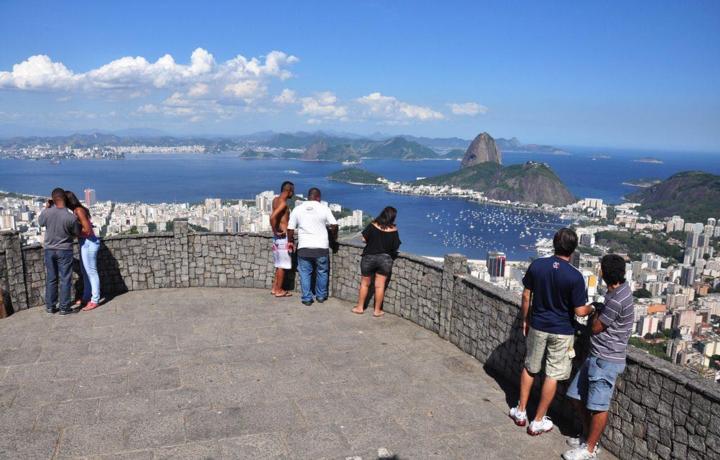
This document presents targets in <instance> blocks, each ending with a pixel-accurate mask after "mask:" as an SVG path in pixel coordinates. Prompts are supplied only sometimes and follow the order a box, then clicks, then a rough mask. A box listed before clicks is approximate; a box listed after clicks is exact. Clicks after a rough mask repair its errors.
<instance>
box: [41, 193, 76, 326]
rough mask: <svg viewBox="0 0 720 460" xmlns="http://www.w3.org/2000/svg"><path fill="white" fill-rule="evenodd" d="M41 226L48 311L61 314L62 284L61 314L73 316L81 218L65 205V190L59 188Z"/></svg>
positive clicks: (47, 208) (44, 213)
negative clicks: (76, 242) (75, 241)
mask: <svg viewBox="0 0 720 460" xmlns="http://www.w3.org/2000/svg"><path fill="white" fill-rule="evenodd" d="M38 223H39V224H40V226H41V227H45V243H44V246H45V270H46V272H47V276H46V278H45V309H46V310H47V312H48V313H55V312H56V311H57V308H56V304H57V302H58V282H59V284H60V304H59V308H60V314H61V315H67V314H68V313H72V310H71V306H70V302H71V299H70V289H71V287H72V265H73V239H74V238H75V227H76V225H77V218H76V217H75V214H73V213H72V212H71V211H70V210H69V209H68V208H67V207H66V206H65V191H64V190H63V189H61V188H56V189H55V190H53V191H52V199H51V200H49V201H48V203H47V207H46V208H45V210H43V212H42V213H40V217H39V218H38Z"/></svg>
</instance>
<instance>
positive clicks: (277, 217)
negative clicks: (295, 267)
mask: <svg viewBox="0 0 720 460" xmlns="http://www.w3.org/2000/svg"><path fill="white" fill-rule="evenodd" d="M294 193H295V185H294V184H293V183H292V182H289V181H285V182H283V183H282V185H281V186H280V195H278V196H276V197H275V199H273V203H272V209H273V211H272V214H270V227H271V228H272V231H273V246H272V252H273V262H274V263H275V281H274V282H273V286H272V290H271V291H270V292H271V293H272V294H273V295H274V296H275V297H290V296H291V295H292V294H291V293H289V292H288V291H286V290H285V289H283V282H284V281H285V270H290V269H291V268H292V260H291V259H290V253H289V252H288V240H287V226H288V219H289V218H290V208H289V207H288V204H287V202H288V200H289V199H291V198H292V197H293V194H294Z"/></svg>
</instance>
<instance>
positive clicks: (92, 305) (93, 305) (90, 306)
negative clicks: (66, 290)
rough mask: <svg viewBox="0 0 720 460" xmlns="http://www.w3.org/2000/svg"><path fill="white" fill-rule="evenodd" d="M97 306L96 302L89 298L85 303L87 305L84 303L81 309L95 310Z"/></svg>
mask: <svg viewBox="0 0 720 460" xmlns="http://www.w3.org/2000/svg"><path fill="white" fill-rule="evenodd" d="M97 307H98V304H97V303H95V302H93V301H92V300H91V301H90V302H88V303H87V305H85V306H84V307H83V309H82V311H90V310H95V309H96V308H97Z"/></svg>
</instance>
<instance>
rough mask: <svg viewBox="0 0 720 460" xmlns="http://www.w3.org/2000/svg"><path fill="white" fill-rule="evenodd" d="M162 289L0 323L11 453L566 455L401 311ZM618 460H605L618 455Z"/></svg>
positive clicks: (471, 364) (5, 428)
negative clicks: (511, 413) (521, 423)
mask: <svg viewBox="0 0 720 460" xmlns="http://www.w3.org/2000/svg"><path fill="white" fill-rule="evenodd" d="M350 308H351V305H350V304H348V303H346V302H341V301H338V300H334V299H330V300H329V301H327V302H326V303H324V304H317V303H316V304H314V305H313V306H312V307H305V306H303V305H301V304H300V299H299V297H298V296H293V297H290V298H284V299H275V298H273V297H272V296H271V295H270V294H269V292H267V291H260V290H249V289H210V288H203V289H200V288H197V289H195V288H193V289H165V290H151V291H137V292H131V293H128V294H124V295H122V296H119V297H116V298H115V299H113V300H111V301H110V302H108V303H107V304H105V305H103V306H102V307H101V308H99V309H97V310H95V311H93V312H85V313H78V314H75V315H70V316H67V317H59V316H57V315H52V316H51V315H47V314H46V313H45V312H44V310H43V309H42V308H33V309H30V310H24V311H21V312H19V313H17V314H15V315H13V316H12V317H10V318H8V319H4V320H0V426H2V435H1V436H0V458H3V459H4V458H18V459H31V458H40V459H43V458H87V459H99V458H102V459H110V458H112V459H136V458H138V459H165V458H173V459H177V458H193V459H195V458H197V459H200V458H203V459H206V458H208V459H209V458H217V459H224V458H247V459H262V458H292V459H320V458H331V459H345V458H348V457H350V458H353V459H358V458H361V459H363V460H365V459H374V458H377V456H378V450H379V449H384V450H386V451H389V452H391V453H393V454H395V455H396V456H397V457H396V458H399V459H426V458H442V459H448V458H464V459H484V458H487V459H505V458H507V459H510V458H532V459H536V458H559V456H560V454H561V453H562V452H563V451H564V450H565V442H564V438H563V436H562V435H561V434H560V433H559V432H558V430H555V431H554V432H552V433H550V434H547V435H543V436H540V437H537V438H532V437H530V436H528V435H527V434H525V432H524V430H523V429H521V428H517V427H515V426H514V425H513V424H512V422H511V421H510V420H509V419H508V417H507V416H506V411H507V404H506V398H505V393H504V392H503V391H502V390H501V388H500V387H499V385H498V384H497V383H496V382H495V381H494V380H493V379H492V378H490V377H489V376H488V375H487V374H486V373H485V372H484V370H483V368H482V366H481V365H480V364H479V363H478V362H477V361H476V360H474V359H473V358H471V357H469V356H468V355H465V354H464V353H462V352H461V351H460V350H458V349H457V348H456V347H455V346H453V345H451V344H450V343H448V342H446V341H444V340H442V339H440V338H439V337H437V336H436V335H434V334H433V333H431V332H428V331H426V330H424V329H422V328H420V327H418V326H416V325H414V324H412V323H410V322H409V321H406V320H403V319H400V318H398V317H395V316H392V315H389V314H388V315H386V316H385V317H383V318H381V319H377V318H373V317H372V316H371V315H370V312H367V313H366V314H365V315H363V316H359V315H354V314H351V313H350V311H349V310H350ZM608 457H609V456H607V457H606V456H603V458H608Z"/></svg>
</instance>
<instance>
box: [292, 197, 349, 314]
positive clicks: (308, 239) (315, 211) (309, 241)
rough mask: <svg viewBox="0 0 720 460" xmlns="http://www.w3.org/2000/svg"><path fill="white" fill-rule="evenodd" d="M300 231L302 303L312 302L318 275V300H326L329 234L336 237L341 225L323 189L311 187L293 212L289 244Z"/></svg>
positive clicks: (316, 287)
mask: <svg viewBox="0 0 720 460" xmlns="http://www.w3.org/2000/svg"><path fill="white" fill-rule="evenodd" d="M296 231H297V234H298V249H297V257H298V272H299V273H300V287H301V288H302V299H301V300H302V303H303V305H307V306H310V305H312V303H313V292H312V291H311V287H312V277H313V272H316V277H315V293H314V294H315V300H317V301H318V302H319V303H323V302H325V300H327V297H328V279H329V270H330V268H329V265H330V237H329V235H328V234H330V235H332V237H333V239H336V238H337V231H338V225H337V221H336V220H335V216H333V214H332V211H330V208H328V207H327V206H326V205H325V204H323V203H322V202H321V194H320V189H318V188H315V187H313V188H311V189H310V190H309V191H308V200H307V201H305V202H304V203H302V204H300V205H298V206H296V207H295V209H293V211H292V212H291V213H290V221H289V222H288V229H287V235H288V248H289V250H290V251H291V252H292V251H293V250H294V243H293V238H294V235H295V232H296Z"/></svg>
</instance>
